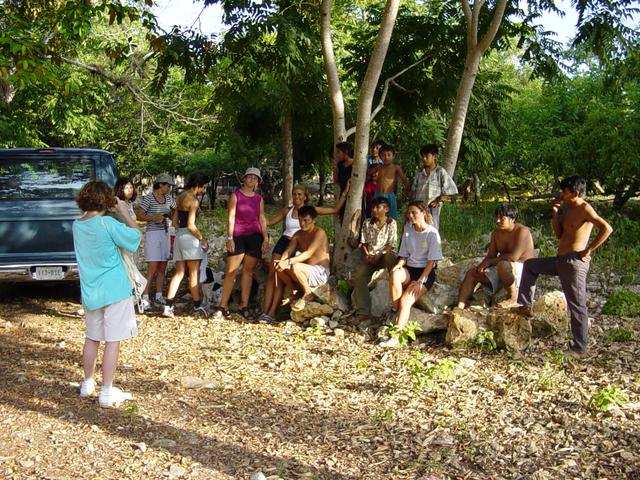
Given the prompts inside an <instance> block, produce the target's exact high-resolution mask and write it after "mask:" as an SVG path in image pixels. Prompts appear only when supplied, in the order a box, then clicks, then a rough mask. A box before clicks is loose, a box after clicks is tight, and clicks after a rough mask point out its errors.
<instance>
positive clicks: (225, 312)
mask: <svg viewBox="0 0 640 480" xmlns="http://www.w3.org/2000/svg"><path fill="white" fill-rule="evenodd" d="M228 316H229V309H228V308H222V307H216V308H215V310H214V311H213V315H211V318H212V319H213V320H222V319H223V318H226V317H228Z"/></svg>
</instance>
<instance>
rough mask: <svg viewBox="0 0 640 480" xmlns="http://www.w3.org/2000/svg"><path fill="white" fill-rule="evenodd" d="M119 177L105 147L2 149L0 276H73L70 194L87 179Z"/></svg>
mask: <svg viewBox="0 0 640 480" xmlns="http://www.w3.org/2000/svg"><path fill="white" fill-rule="evenodd" d="M117 178H118V172H117V169H116V165H115V162H114V158H113V155H112V154H111V153H109V152H106V151H104V150H92V149H80V148H38V149H33V148H11V149H0V281H18V282H22V281H34V280H35V281H59V280H76V279H77V278H78V265H77V262H76V256H75V253H74V251H73V235H72V231H71V226H72V224H73V221H74V220H75V219H76V218H79V217H80V216H81V215H82V212H81V211H80V210H79V209H78V207H77V205H76V202H75V200H74V198H75V196H76V194H77V193H78V191H79V190H80V188H81V187H82V186H83V185H84V184H85V183H87V182H88V181H90V180H102V181H104V182H105V183H107V184H108V185H110V186H113V185H114V184H115V182H116V180H117Z"/></svg>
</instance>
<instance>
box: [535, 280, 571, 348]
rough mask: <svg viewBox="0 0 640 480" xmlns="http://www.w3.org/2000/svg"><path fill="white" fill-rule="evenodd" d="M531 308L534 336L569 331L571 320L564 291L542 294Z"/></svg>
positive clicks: (546, 335) (545, 335)
mask: <svg viewBox="0 0 640 480" xmlns="http://www.w3.org/2000/svg"><path fill="white" fill-rule="evenodd" d="M531 310H532V312H533V318H532V319H531V326H532V327H533V336H534V337H548V336H551V335H557V334H563V333H565V332H566V331H567V329H568V325H569V320H568V316H567V301H566V299H565V297H564V293H562V292H560V291H558V290H555V291H553V292H549V293H546V294H544V295H542V296H541V297H540V298H538V299H537V300H536V301H535V302H534V304H533V308H532V309H531Z"/></svg>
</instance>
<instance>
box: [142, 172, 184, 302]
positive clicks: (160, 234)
mask: <svg viewBox="0 0 640 480" xmlns="http://www.w3.org/2000/svg"><path fill="white" fill-rule="evenodd" d="M174 185H175V182H174V180H173V177H172V176H171V175H169V174H168V173H161V174H160V175H158V176H156V178H155V179H154V181H153V192H152V193H150V194H149V195H145V196H144V197H143V198H142V202H140V206H139V207H138V208H137V209H136V217H137V219H138V220H139V221H141V222H147V227H146V229H145V233H144V259H145V261H146V262H147V286H146V287H145V289H144V291H143V292H142V302H141V306H142V310H143V311H144V310H145V309H148V308H150V307H151V303H150V301H149V288H150V287H151V284H152V283H153V282H154V281H155V291H156V296H155V299H154V301H155V303H156V305H158V306H162V307H163V306H164V305H165V304H166V302H165V299H164V297H163V296H162V291H163V290H164V276H165V272H166V270H167V260H169V256H170V254H171V253H170V248H171V247H170V245H169V243H170V242H169V216H170V211H171V209H172V208H175V207H176V201H175V199H174V198H173V197H172V196H171V195H170V192H171V187H173V186H174ZM140 313H142V312H140Z"/></svg>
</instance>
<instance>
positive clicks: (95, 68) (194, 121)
mask: <svg viewBox="0 0 640 480" xmlns="http://www.w3.org/2000/svg"><path fill="white" fill-rule="evenodd" d="M58 58H59V59H60V61H62V62H64V63H67V64H69V65H73V66H76V67H78V68H82V69H84V70H87V71H89V72H91V73H94V74H96V75H99V76H101V77H102V78H104V79H105V80H107V81H108V82H109V83H111V84H113V85H115V86H116V87H124V88H125V89H126V90H128V91H129V93H131V95H132V96H133V98H134V100H135V101H136V102H138V103H139V104H140V105H143V106H150V107H152V108H154V109H156V110H159V111H162V112H164V113H167V114H168V115H170V116H171V117H172V118H174V119H176V120H178V121H180V122H183V123H186V124H188V125H191V126H194V127H196V128H198V129H199V130H203V129H204V123H205V122H206V121H210V120H213V119H214V117H211V116H203V117H200V118H197V117H188V116H186V115H183V114H181V113H180V112H178V111H177V110H176V108H177V106H179V104H178V105H173V106H172V105H166V104H162V103H160V102H156V101H154V100H152V99H151V97H149V96H148V95H147V94H146V93H144V92H143V91H142V90H141V89H139V88H138V87H136V86H135V83H134V80H135V79H133V78H131V77H120V76H117V75H115V74H113V73H112V72H110V71H109V70H107V69H105V68H104V67H101V66H99V65H95V64H88V63H82V62H79V61H78V60H74V59H72V58H66V57H58Z"/></svg>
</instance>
